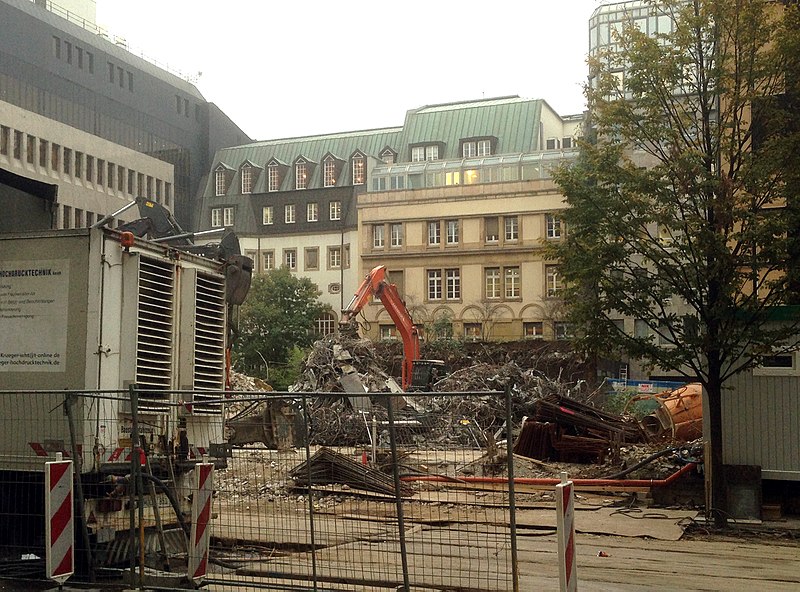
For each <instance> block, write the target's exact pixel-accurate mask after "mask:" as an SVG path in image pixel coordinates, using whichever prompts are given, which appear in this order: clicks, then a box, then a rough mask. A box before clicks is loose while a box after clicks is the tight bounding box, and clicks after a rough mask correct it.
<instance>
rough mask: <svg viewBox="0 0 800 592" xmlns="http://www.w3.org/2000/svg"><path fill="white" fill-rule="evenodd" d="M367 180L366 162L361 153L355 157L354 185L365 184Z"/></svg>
mask: <svg viewBox="0 0 800 592" xmlns="http://www.w3.org/2000/svg"><path fill="white" fill-rule="evenodd" d="M365 180H366V163H365V162H364V157H363V156H362V155H360V154H358V155H356V156H354V157H353V185H363V184H364V182H365Z"/></svg>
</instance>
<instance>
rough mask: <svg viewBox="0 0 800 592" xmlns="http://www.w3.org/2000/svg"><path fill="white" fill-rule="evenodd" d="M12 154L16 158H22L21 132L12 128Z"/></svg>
mask: <svg viewBox="0 0 800 592" xmlns="http://www.w3.org/2000/svg"><path fill="white" fill-rule="evenodd" d="M12 156H13V157H14V158H16V159H17V160H22V132H21V131H19V130H14V150H13V153H12Z"/></svg>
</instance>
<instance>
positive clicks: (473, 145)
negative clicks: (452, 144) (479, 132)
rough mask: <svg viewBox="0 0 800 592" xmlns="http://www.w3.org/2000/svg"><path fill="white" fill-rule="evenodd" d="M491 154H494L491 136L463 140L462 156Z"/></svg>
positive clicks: (471, 156) (472, 156)
mask: <svg viewBox="0 0 800 592" xmlns="http://www.w3.org/2000/svg"><path fill="white" fill-rule="evenodd" d="M491 154H492V140H491V138H470V139H469V140H462V141H461V157H462V158H475V157H482V156H491Z"/></svg>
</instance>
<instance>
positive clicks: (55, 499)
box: [44, 453, 75, 584]
mask: <svg viewBox="0 0 800 592" xmlns="http://www.w3.org/2000/svg"><path fill="white" fill-rule="evenodd" d="M44 467H45V468H44V503H45V523H46V526H45V533H46V540H45V559H46V568H47V577H48V578H49V579H51V580H54V581H56V582H58V583H59V584H63V583H64V582H65V581H66V580H67V578H69V577H70V576H71V575H72V574H73V573H75V516H74V515H73V507H72V461H71V460H62V456H61V453H58V454H57V455H56V460H55V461H54V462H47V463H44Z"/></svg>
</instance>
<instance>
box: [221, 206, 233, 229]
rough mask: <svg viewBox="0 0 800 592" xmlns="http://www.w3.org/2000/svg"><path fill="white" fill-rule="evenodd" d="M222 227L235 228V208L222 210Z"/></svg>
mask: <svg viewBox="0 0 800 592" xmlns="http://www.w3.org/2000/svg"><path fill="white" fill-rule="evenodd" d="M222 225H223V226H233V208H224V209H223V210H222Z"/></svg>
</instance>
